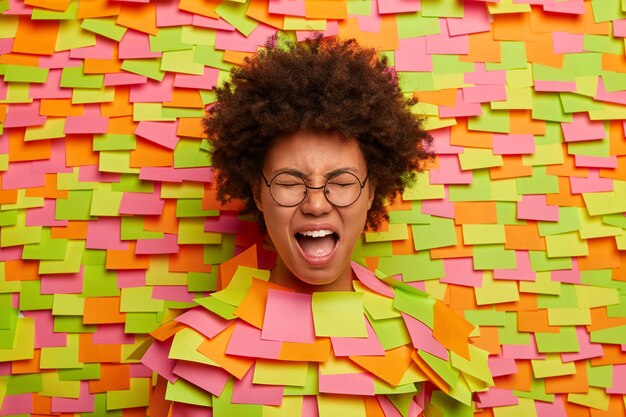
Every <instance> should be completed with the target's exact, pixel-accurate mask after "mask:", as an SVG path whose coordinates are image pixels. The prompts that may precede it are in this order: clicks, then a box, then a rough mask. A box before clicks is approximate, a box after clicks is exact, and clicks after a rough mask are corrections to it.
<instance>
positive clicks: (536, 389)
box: [513, 378, 554, 403]
mask: <svg viewBox="0 0 626 417" xmlns="http://www.w3.org/2000/svg"><path fill="white" fill-rule="evenodd" d="M513 395H515V396H517V397H519V398H520V399H522V400H523V399H526V398H527V399H532V400H537V401H544V402H549V403H553V402H554V394H546V384H545V382H544V380H543V379H540V378H532V382H531V384H530V391H520V390H513Z"/></svg>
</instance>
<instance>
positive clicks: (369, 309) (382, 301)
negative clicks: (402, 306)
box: [352, 281, 400, 323]
mask: <svg viewBox="0 0 626 417" xmlns="http://www.w3.org/2000/svg"><path fill="white" fill-rule="evenodd" d="M352 285H353V287H354V290H355V291H357V292H360V293H363V306H364V307H365V311H366V313H367V317H371V318H370V319H369V321H370V323H371V322H372V321H373V320H381V319H389V318H395V317H400V313H399V312H398V311H396V310H395V309H394V308H393V299H392V298H389V297H385V296H382V295H380V294H378V293H375V292H373V291H371V290H369V289H368V288H367V287H365V286H364V285H363V284H361V283H360V282H359V281H352Z"/></svg>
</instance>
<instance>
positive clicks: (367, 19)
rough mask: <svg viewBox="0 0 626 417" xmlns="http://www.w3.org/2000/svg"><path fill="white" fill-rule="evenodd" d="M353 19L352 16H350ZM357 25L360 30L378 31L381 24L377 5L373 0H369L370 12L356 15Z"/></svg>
mask: <svg viewBox="0 0 626 417" xmlns="http://www.w3.org/2000/svg"><path fill="white" fill-rule="evenodd" d="M352 19H353V18H352ZM356 21H357V26H358V27H359V30H360V31H361V32H372V33H378V32H380V25H381V24H382V20H381V15H380V14H379V13H378V7H377V6H376V3H375V2H373V1H372V2H371V5H370V13H369V15H367V16H356Z"/></svg>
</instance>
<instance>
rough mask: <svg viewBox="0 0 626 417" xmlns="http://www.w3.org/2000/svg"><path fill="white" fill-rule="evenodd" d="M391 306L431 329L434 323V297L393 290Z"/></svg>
mask: <svg viewBox="0 0 626 417" xmlns="http://www.w3.org/2000/svg"><path fill="white" fill-rule="evenodd" d="M395 294H396V295H395V297H394V299H393V307H394V308H395V309H396V310H398V311H401V312H403V313H406V314H408V315H409V316H411V317H413V318H415V319H417V320H419V321H421V322H422V323H424V324H425V325H427V326H428V327H430V328H431V329H432V328H433V326H434V323H435V315H434V314H435V299H434V298H429V297H422V296H416V295H414V294H410V293H408V292H407V291H404V290H401V289H400V290H395Z"/></svg>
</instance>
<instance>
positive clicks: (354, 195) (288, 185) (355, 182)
mask: <svg viewBox="0 0 626 417" xmlns="http://www.w3.org/2000/svg"><path fill="white" fill-rule="evenodd" d="M261 176H262V177H263V181H265V185H266V186H267V188H269V190H270V195H271V196H272V199H273V200H274V201H275V202H276V204H278V205H279V206H282V207H295V206H297V205H299V204H300V203H302V202H303V201H304V199H305V198H306V196H307V194H308V192H309V189H311V190H324V197H326V200H327V201H328V202H329V203H330V204H332V205H333V206H335V207H347V206H349V205H351V204H353V203H354V202H355V201H357V200H358V199H359V197H360V196H361V190H363V187H365V183H366V182H367V179H368V177H369V175H368V176H366V177H365V179H364V180H363V182H361V180H359V178H358V177H357V176H356V175H354V174H353V173H351V172H347V171H340V172H337V173H334V174H333V175H331V176H330V177H328V179H327V180H326V182H325V183H324V185H322V186H321V187H311V186H310V185H307V184H306V183H305V182H304V178H302V177H300V176H298V175H294V174H292V173H289V172H281V173H278V174H276V175H275V176H274V177H272V179H271V180H270V181H268V180H267V178H265V174H263V172H261Z"/></svg>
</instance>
